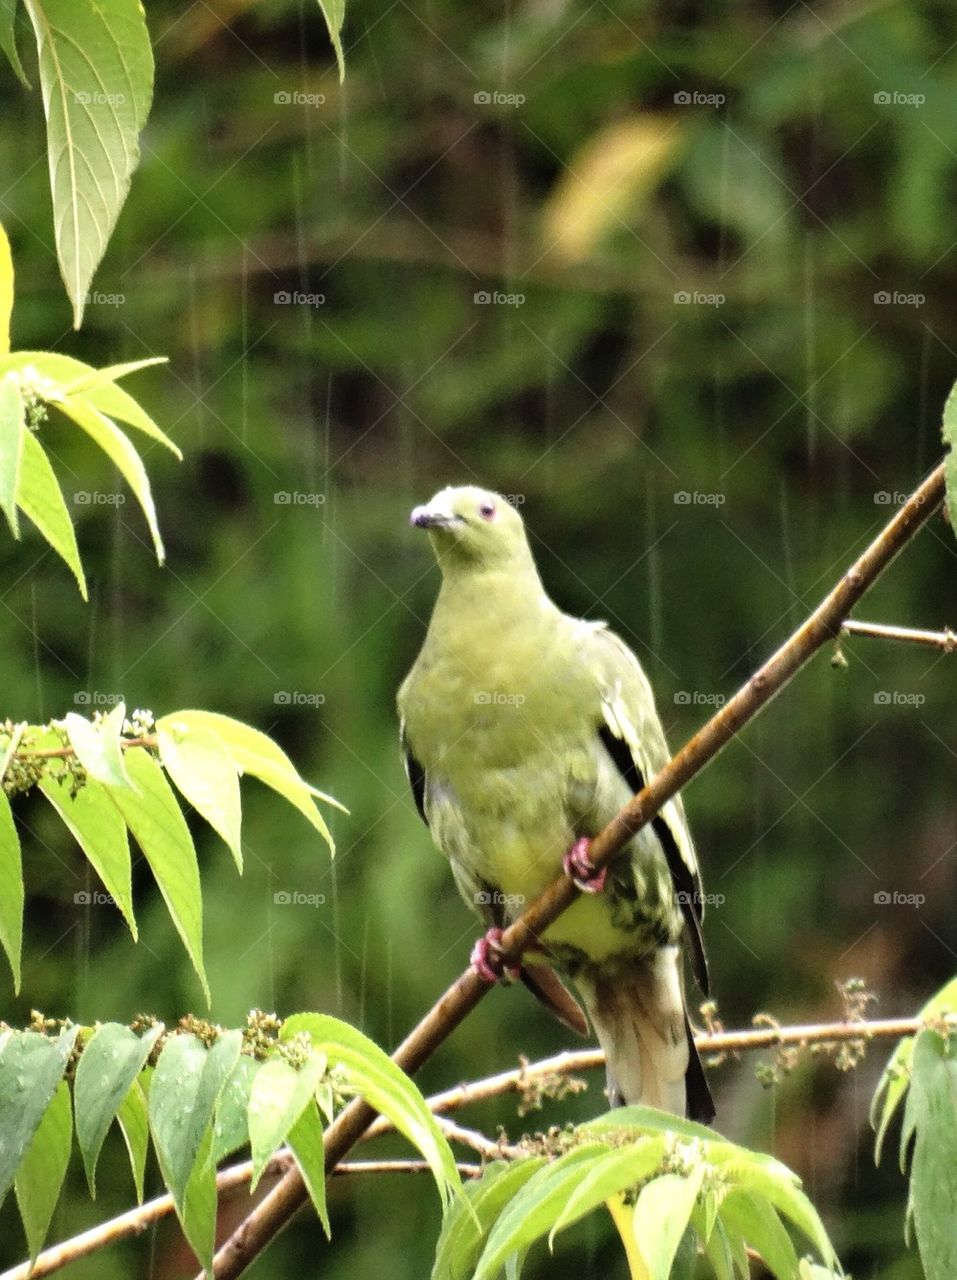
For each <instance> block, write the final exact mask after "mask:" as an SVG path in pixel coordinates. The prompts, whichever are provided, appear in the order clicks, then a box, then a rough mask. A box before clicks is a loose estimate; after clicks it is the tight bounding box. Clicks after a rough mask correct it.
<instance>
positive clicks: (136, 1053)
mask: <svg viewBox="0 0 957 1280" xmlns="http://www.w3.org/2000/svg"><path fill="white" fill-rule="evenodd" d="M162 1031H163V1026H162V1024H159V1025H157V1026H154V1027H150V1029H149V1030H148V1031H145V1032H144V1033H143V1035H142V1036H138V1035H137V1034H136V1032H135V1031H131V1030H130V1029H129V1027H124V1026H122V1025H121V1024H120V1023H118V1022H105V1023H104V1024H103V1025H102V1026H100V1027H97V1029H96V1031H94V1033H93V1036H92V1038H91V1039H90V1040H89V1041H88V1043H87V1044H86V1045H85V1046H84V1049H83V1052H82V1054H81V1055H80V1061H79V1064H78V1066H77V1069H76V1079H75V1082H74V1085H73V1089H74V1095H75V1098H76V1137H77V1142H78V1144H79V1147H80V1154H81V1155H82V1156H83V1167H84V1168H85V1169H86V1178H87V1182H88V1183H89V1185H90V1195H91V1196H93V1197H94V1198H95V1197H96V1162H97V1160H98V1159H99V1155H100V1150H101V1148H102V1146H103V1140H104V1139H105V1137H106V1134H107V1130H108V1129H109V1127H110V1125H111V1124H112V1123H113V1119H114V1117H115V1116H116V1113H117V1112H118V1111H119V1109H120V1106H121V1104H122V1103H123V1100H124V1099H125V1098H126V1096H127V1094H128V1093H129V1092H130V1090H131V1088H132V1087H133V1082H134V1081H135V1080H136V1077H137V1076H138V1075H139V1073H140V1072H141V1071H142V1069H143V1067H144V1065H145V1063H146V1059H147V1058H148V1057H149V1055H150V1050H151V1049H152V1048H153V1045H154V1044H155V1043H156V1041H157V1039H158V1038H159V1036H160V1034H161V1033H162Z"/></svg>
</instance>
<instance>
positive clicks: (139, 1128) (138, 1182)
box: [116, 1067, 152, 1204]
mask: <svg viewBox="0 0 957 1280" xmlns="http://www.w3.org/2000/svg"><path fill="white" fill-rule="evenodd" d="M151 1073H152V1068H151V1067H147V1068H146V1070H145V1071H144V1072H143V1074H142V1076H141V1077H140V1079H139V1080H134V1081H133V1083H132V1085H131V1086H130V1091H129V1093H128V1094H127V1095H126V1097H125V1098H124V1099H123V1101H122V1102H121V1103H120V1108H119V1110H118V1111H117V1113H116V1120H117V1124H119V1126H120V1130H121V1132H122V1134H123V1141H124V1142H125V1143H126V1150H127V1152H128V1153H129V1157H130V1169H131V1171H132V1173H133V1185H134V1186H135V1187H136V1203H137V1204H142V1203H143V1181H144V1177H145V1173H146V1153H147V1151H148V1149H149V1144H150V1123H149V1110H148V1108H147V1105H146V1093H145V1091H144V1088H143V1081H144V1080H146V1079H148V1078H149V1076H150V1074H151Z"/></svg>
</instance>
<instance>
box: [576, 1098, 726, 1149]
mask: <svg viewBox="0 0 957 1280" xmlns="http://www.w3.org/2000/svg"><path fill="white" fill-rule="evenodd" d="M578 1127H579V1129H580V1130H581V1131H582V1132H583V1133H588V1134H595V1135H596V1137H601V1138H604V1137H605V1134H606V1131H610V1132H611V1133H616V1132H621V1133H629V1132H632V1133H633V1134H634V1136H635V1137H640V1136H641V1135H642V1134H644V1133H649V1132H650V1133H676V1134H678V1136H679V1137H682V1138H701V1139H703V1140H704V1141H705V1142H713V1141H714V1138H715V1133H714V1130H713V1129H709V1128H708V1127H707V1126H706V1125H703V1124H698V1123H697V1122H696V1121H694V1120H685V1119H683V1118H682V1117H681V1116H673V1115H671V1113H670V1112H668V1111H659V1110H658V1109H657V1107H616V1108H615V1109H614V1110H613V1111H606V1112H605V1113H604V1114H603V1115H600V1116H595V1118H594V1119H593V1120H587V1121H586V1122H585V1123H584V1124H582V1125H579V1126H578Z"/></svg>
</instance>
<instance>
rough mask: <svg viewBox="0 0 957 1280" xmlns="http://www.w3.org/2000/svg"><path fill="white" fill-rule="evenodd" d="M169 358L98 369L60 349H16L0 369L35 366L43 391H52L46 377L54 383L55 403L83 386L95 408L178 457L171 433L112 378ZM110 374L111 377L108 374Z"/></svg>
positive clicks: (2, 362)
mask: <svg viewBox="0 0 957 1280" xmlns="http://www.w3.org/2000/svg"><path fill="white" fill-rule="evenodd" d="M165 360H166V357H165V356H162V357H157V358H156V359H150V360H135V361H132V362H130V363H129V364H120V365H112V366H110V368H108V369H94V368H93V367H92V365H88V364H84V363H83V361H82V360H74V358H73V357H72V356H64V355H60V354H59V352H56V351H16V352H14V353H13V355H10V356H6V357H3V356H2V355H0V373H2V372H5V371H7V370H10V369H15V370H16V371H18V372H21V373H22V372H23V371H25V370H31V369H32V370H34V371H35V372H36V373H37V374H38V375H39V378H40V380H41V385H40V386H39V387H38V388H37V389H38V391H39V393H40V394H41V395H43V394H44V391H45V390H46V391H48V392H49V389H48V388H45V387H44V385H43V382H42V380H44V379H45V380H46V381H47V382H48V383H52V384H54V387H55V394H53V393H50V394H51V397H52V403H54V404H56V403H57V397H59V396H63V395H70V394H73V393H75V392H77V391H80V390H82V393H83V399H84V400H86V402H87V403H88V404H91V405H93V407H94V409H99V411H100V413H105V414H106V415H107V417H110V418H118V419H119V421H120V422H125V423H127V424H128V425H129V426H131V427H136V428H137V429H138V430H140V431H142V432H144V433H145V434H146V435H148V436H150V437H151V439H153V440H158V441H159V442H160V444H164V445H165V446H166V447H167V449H170V450H171V451H172V452H173V453H175V454H176V456H177V458H181V457H182V456H183V455H182V453H181V452H180V450H179V449H178V448H177V446H176V445H175V444H173V442H172V440H170V438H169V436H167V435H166V434H165V432H163V431H161V430H160V428H159V427H158V426H157V425H156V423H155V422H154V421H153V419H152V418H151V417H150V416H149V414H148V413H147V412H146V410H145V409H143V408H142V407H141V406H140V405H139V404H138V403H137V401H136V400H134V399H133V397H132V396H131V395H130V394H129V392H127V391H124V390H123V388H122V387H118V386H116V384H115V383H114V382H113V381H111V379H113V378H122V377H125V375H126V374H127V373H132V372H134V370H135V369H137V368H145V367H146V366H147V365H151V364H157V363H160V362H165ZM107 374H109V378H107V377H106V375H107Z"/></svg>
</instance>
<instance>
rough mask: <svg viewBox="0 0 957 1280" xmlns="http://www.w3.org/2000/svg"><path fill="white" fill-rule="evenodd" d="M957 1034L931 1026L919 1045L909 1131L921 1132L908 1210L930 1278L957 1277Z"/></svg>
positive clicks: (908, 1114) (906, 1114) (907, 1114)
mask: <svg viewBox="0 0 957 1280" xmlns="http://www.w3.org/2000/svg"><path fill="white" fill-rule="evenodd" d="M955 1049H957V1036H951V1037H950V1038H949V1039H946V1040H945V1039H944V1038H943V1037H942V1036H940V1035H938V1034H937V1032H936V1031H932V1030H930V1028H926V1029H925V1030H923V1031H921V1033H920V1034H919V1035H918V1037H917V1043H916V1045H915V1046H914V1062H913V1074H912V1079H911V1087H910V1093H909V1094H908V1097H907V1106H906V1108H905V1112H904V1129H905V1131H906V1132H911V1131H916V1141H915V1143H914V1157H913V1162H912V1166H911V1178H910V1195H909V1199H908V1210H909V1211H911V1210H912V1212H913V1219H914V1229H915V1233H916V1235H917V1246H918V1248H919V1250H920V1257H921V1262H922V1263H923V1264H924V1274H925V1275H926V1277H927V1280H953V1277H954V1276H955V1275H957V1057H955V1056H954V1054H955Z"/></svg>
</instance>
